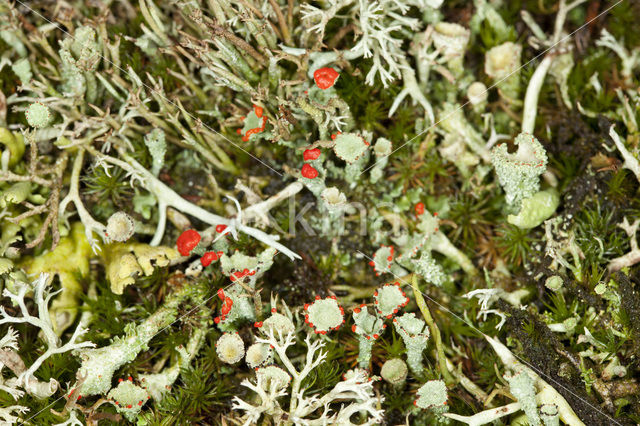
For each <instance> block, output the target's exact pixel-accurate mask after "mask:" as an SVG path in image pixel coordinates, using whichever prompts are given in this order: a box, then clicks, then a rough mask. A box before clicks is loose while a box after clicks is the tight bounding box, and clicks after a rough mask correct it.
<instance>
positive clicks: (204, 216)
mask: <svg viewBox="0 0 640 426" xmlns="http://www.w3.org/2000/svg"><path fill="white" fill-rule="evenodd" d="M87 149H88V150H89V151H90V152H91V154H92V155H94V156H96V157H100V158H102V159H103V160H104V161H107V162H109V163H111V164H115V165H116V166H118V167H120V168H122V169H123V170H125V171H127V172H128V173H129V174H130V175H132V176H136V178H137V179H138V180H139V181H140V183H141V185H142V186H143V187H144V188H145V189H146V190H147V191H149V192H151V193H152V194H153V195H154V196H155V197H156V199H157V200H158V205H159V206H165V208H166V207H173V208H174V209H176V210H178V211H180V212H182V213H186V214H189V215H191V216H194V217H197V218H198V219H200V220H201V221H203V222H205V223H207V224H209V225H214V226H215V225H220V224H222V225H226V226H227V227H233V229H234V230H235V229H237V230H238V231H239V232H243V233H245V234H247V235H250V236H252V237H253V238H255V239H257V240H258V241H261V242H263V243H264V244H266V245H268V246H270V247H273V248H275V249H276V250H278V251H280V252H282V253H283V254H285V255H286V256H288V257H289V258H290V259H291V260H294V259H300V256H298V255H297V254H296V253H294V252H293V251H291V250H290V249H288V248H287V247H285V246H284V245H282V244H280V243H278V242H277V241H276V239H277V237H274V236H272V235H269V234H267V233H265V232H263V231H261V230H259V229H256V228H252V227H250V226H246V225H243V224H242V223H240V222H239V221H237V220H236V219H233V218H232V219H228V218H225V217H222V216H218V215H216V214H213V213H211V212H209V211H207V210H205V209H203V208H202V207H200V206H197V205H195V204H193V203H190V202H189V201H187V200H185V199H184V198H182V197H181V196H180V195H178V193H176V192H175V191H174V190H172V189H171V188H169V187H168V186H167V185H165V184H164V183H163V182H162V181H160V180H159V179H158V178H156V177H155V176H154V175H153V174H152V173H151V172H150V171H149V170H147V169H146V168H145V167H144V166H142V165H141V164H140V163H138V162H137V161H136V160H135V159H133V158H132V157H131V156H129V155H127V154H126V153H124V152H123V151H122V150H120V152H119V154H120V156H121V157H122V158H124V161H123V160H120V159H118V158H115V157H111V156H109V155H104V154H102V153H100V152H98V151H96V150H95V149H93V148H87Z"/></svg>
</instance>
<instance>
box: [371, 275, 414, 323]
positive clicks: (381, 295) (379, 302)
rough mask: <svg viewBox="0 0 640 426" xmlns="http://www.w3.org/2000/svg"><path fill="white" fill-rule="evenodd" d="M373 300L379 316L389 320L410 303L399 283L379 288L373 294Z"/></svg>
mask: <svg viewBox="0 0 640 426" xmlns="http://www.w3.org/2000/svg"><path fill="white" fill-rule="evenodd" d="M373 299H374V304H375V305H376V310H377V311H378V315H380V316H381V317H384V318H389V319H390V318H392V317H393V316H394V315H395V314H397V313H398V312H399V311H400V309H401V308H404V307H405V306H407V303H409V298H408V297H407V295H406V293H405V292H404V291H402V289H401V288H400V283H399V282H395V283H393V284H385V285H383V286H382V287H380V288H378V289H377V290H376V292H375V293H373Z"/></svg>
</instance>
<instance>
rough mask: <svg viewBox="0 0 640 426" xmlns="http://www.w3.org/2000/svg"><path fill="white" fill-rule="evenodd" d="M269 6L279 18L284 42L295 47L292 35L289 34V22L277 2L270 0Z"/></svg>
mask: <svg viewBox="0 0 640 426" xmlns="http://www.w3.org/2000/svg"><path fill="white" fill-rule="evenodd" d="M269 4H271V7H272V8H273V10H274V11H275V12H276V17H277V18H278V24H280V32H281V33H282V38H283V39H284V42H285V43H287V44H288V45H290V46H291V45H293V40H291V33H289V27H288V26H287V21H286V20H285V19H284V15H283V14H282V10H281V9H280V6H279V5H278V3H276V0H269Z"/></svg>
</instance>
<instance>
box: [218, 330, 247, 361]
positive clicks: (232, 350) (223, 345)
mask: <svg viewBox="0 0 640 426" xmlns="http://www.w3.org/2000/svg"><path fill="white" fill-rule="evenodd" d="M216 353H217V354H218V358H220V361H222V362H224V363H227V364H235V363H237V362H238V361H240V360H241V359H242V357H243V356H244V342H243V341H242V339H241V338H240V336H239V335H238V333H237V332H236V333H224V334H223V335H222V336H220V338H219V339H218V341H217V342H216Z"/></svg>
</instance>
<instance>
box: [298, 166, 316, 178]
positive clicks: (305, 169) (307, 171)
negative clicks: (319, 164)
mask: <svg viewBox="0 0 640 426" xmlns="http://www.w3.org/2000/svg"><path fill="white" fill-rule="evenodd" d="M301 172H302V176H304V177H306V178H307V179H315V178H316V177H318V171H317V170H316V169H315V168H314V167H313V166H312V165H311V164H307V163H305V164H304V165H303V166H302V170H301Z"/></svg>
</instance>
